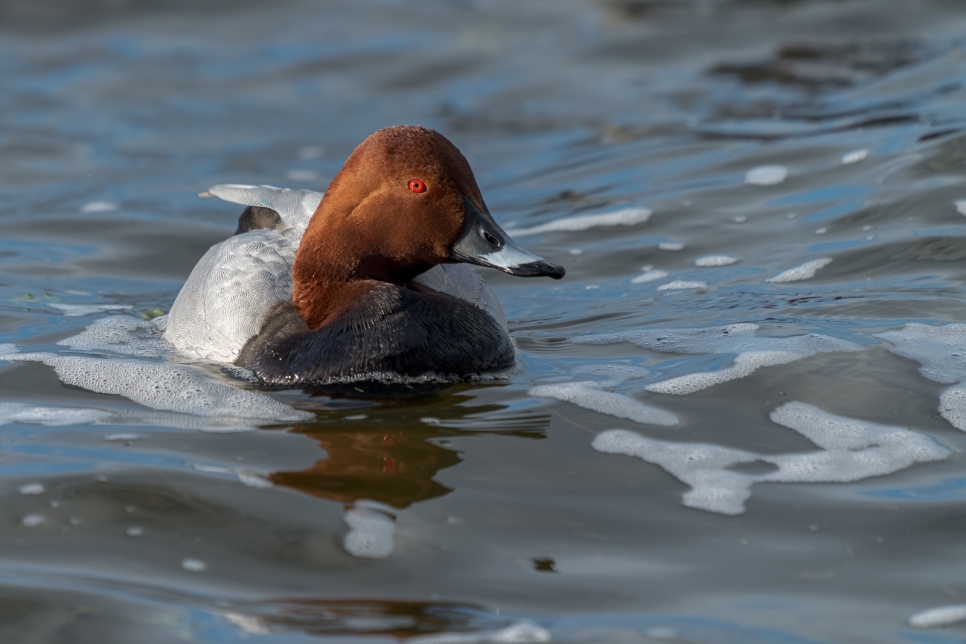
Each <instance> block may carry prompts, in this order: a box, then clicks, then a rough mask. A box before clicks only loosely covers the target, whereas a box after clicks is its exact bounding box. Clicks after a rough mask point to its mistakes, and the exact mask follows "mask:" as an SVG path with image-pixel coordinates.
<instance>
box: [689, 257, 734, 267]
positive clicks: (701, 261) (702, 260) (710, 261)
mask: <svg viewBox="0 0 966 644" xmlns="http://www.w3.org/2000/svg"><path fill="white" fill-rule="evenodd" d="M737 261H738V258H737V257H732V256H731V255H705V256H704V257H699V258H697V259H696V260H694V265H695V266H731V265H732V264H734V263H735V262H737Z"/></svg>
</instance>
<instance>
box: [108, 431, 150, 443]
mask: <svg viewBox="0 0 966 644" xmlns="http://www.w3.org/2000/svg"><path fill="white" fill-rule="evenodd" d="M141 438H142V437H141V435H140V434H133V433H131V432H122V433H120V434H108V435H106V436H105V437H104V440H106V441H139V440H141Z"/></svg>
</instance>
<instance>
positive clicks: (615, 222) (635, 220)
mask: <svg viewBox="0 0 966 644" xmlns="http://www.w3.org/2000/svg"><path fill="white" fill-rule="evenodd" d="M651 214H652V211H651V210H650V209H649V208H625V209H623V210H617V211H614V212H605V213H601V214H598V215H575V216H573V217H563V218H561V219H557V220H555V221H551V222H548V223H546V224H540V225H539V226H533V227H531V228H516V229H513V230H508V231H506V232H507V234H508V235H510V236H512V237H523V236H524V235H537V234H540V233H549V232H556V231H565V232H576V231H580V230H587V229H588V228H598V227H601V226H634V225H636V224H643V223H645V222H646V221H647V220H648V219H650V218H651Z"/></svg>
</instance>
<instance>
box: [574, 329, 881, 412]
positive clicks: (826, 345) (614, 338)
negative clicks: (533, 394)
mask: <svg viewBox="0 0 966 644" xmlns="http://www.w3.org/2000/svg"><path fill="white" fill-rule="evenodd" d="M758 329H759V327H758V325H757V324H752V323H741V324H731V325H728V326H718V327H708V328H699V329H637V330H634V331H621V332H617V333H597V334H591V335H584V336H576V337H573V338H571V339H570V340H571V342H574V343H577V344H617V343H619V342H630V343H632V344H636V345H637V346H639V347H641V348H644V349H649V350H651V351H660V352H662V353H683V354H691V355H699V354H712V353H733V354H736V355H735V359H734V362H733V364H732V366H730V367H726V368H725V369H720V370H718V371H712V372H700V373H694V374H687V375H684V376H679V377H677V378H671V379H669V380H664V381H661V382H657V383H653V384H650V385H648V386H647V387H646V389H647V390H648V391H653V392H656V393H662V394H678V395H684V394H691V393H694V392H696V391H701V390H702V389H707V388H708V387H711V386H714V385H717V384H720V383H723V382H727V381H729V380H735V379H737V378H744V377H745V376H748V375H750V374H752V373H754V372H755V371H756V370H757V369H760V368H761V367H767V366H771V365H778V364H787V363H789V362H793V361H795V360H800V359H802V358H807V357H809V356H813V355H816V354H818V353H830V352H836V351H861V350H862V347H861V346H859V345H857V344H854V343H852V342H847V341H845V340H840V339H838V338H833V337H830V336H827V335H820V334H817V333H810V334H808V335H796V336H788V337H784V338H771V337H759V336H757V335H756V331H758Z"/></svg>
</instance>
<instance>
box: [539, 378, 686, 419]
mask: <svg viewBox="0 0 966 644" xmlns="http://www.w3.org/2000/svg"><path fill="white" fill-rule="evenodd" d="M527 393H528V394H529V395H531V396H536V397H542V398H556V399H557V400H562V401H564V402H569V403H571V404H573V405H577V406H578V407H583V408H584V409H590V410H591V411H596V412H599V413H601V414H607V415H608V416H614V417H615V418H626V419H627V420H632V421H634V422H635V423H641V424H642V425H661V426H664V427H670V426H672V425H677V424H678V417H677V416H675V415H674V414H672V413H671V412H668V411H664V410H663V409H658V408H657V407H652V406H650V405H645V404H644V403H642V402H640V401H638V400H634V399H633V398H630V397H629V396H624V395H623V394H618V393H614V392H611V391H604V390H603V389H602V388H601V385H600V383H596V382H568V383H563V384H554V385H539V386H537V387H533V388H532V389H530V391H528V392H527Z"/></svg>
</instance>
